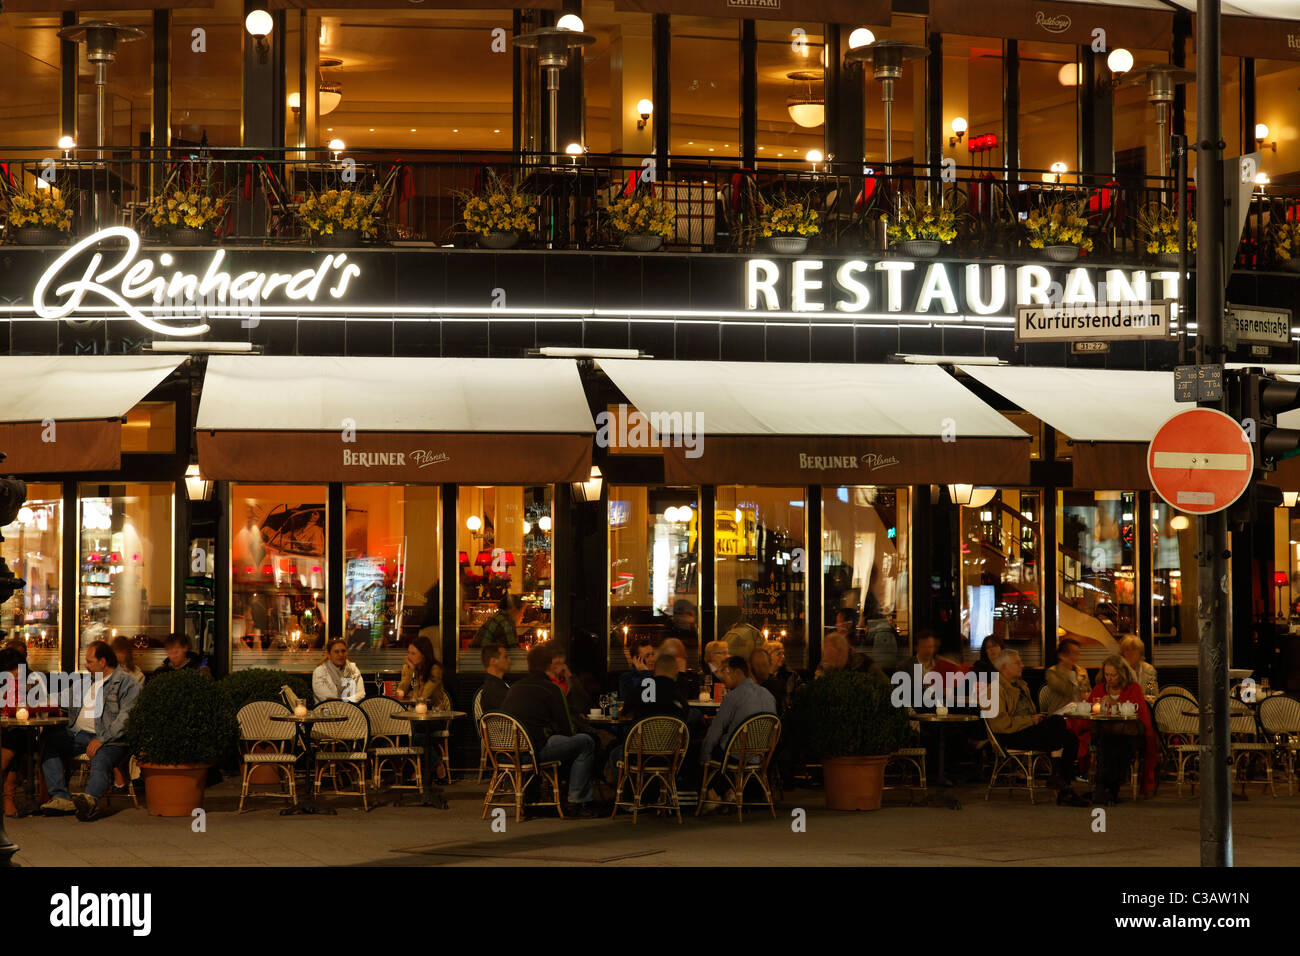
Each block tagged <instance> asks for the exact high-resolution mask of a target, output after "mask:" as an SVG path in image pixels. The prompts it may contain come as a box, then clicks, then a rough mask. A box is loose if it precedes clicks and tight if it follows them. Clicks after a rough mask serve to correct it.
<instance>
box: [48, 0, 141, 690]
mask: <svg viewBox="0 0 1300 956" xmlns="http://www.w3.org/2000/svg"><path fill="white" fill-rule="evenodd" d="M81 20H82V22H87V21H90V20H107V21H109V22H111V23H120V24H123V25H125V26H132V27H135V28H136V29H137V30H141V31H143V33H144V36H142V37H140V39H138V40H128V41H126V42H122V43H119V44H118V45H117V53H116V59H114V60H113V62H112V63H110V64H108V85H107V87H106V89H105V91H104V145H105V146H115V147H118V148H119V149H123V148H128V147H135V146H139V145H141V144H143V145H146V146H147V145H149V137H150V135H151V130H152V127H153V115H152V113H151V108H152V103H153V16H152V14H150V13H147V12H145V13H142V12H140V11H138V10H135V11H131V12H126V11H116V10H115V11H104V12H102V13H101V12H99V11H96V12H95V13H94V14H93V15H92V14H83V15H82V16H81ZM55 63H56V64H57V63H58V60H57V59H56V60H55ZM94 81H95V65H94V64H93V63H91V62H90V60H89V59H88V58H87V56H86V44H84V43H78V44H77V137H76V139H77V146H79V147H80V148H82V149H86V148H88V147H93V146H94V145H95V135H96V106H95V82H94ZM87 155H92V154H87ZM127 178H130V177H129V176H128V177H127ZM136 186H137V188H142V189H143V190H144V192H145V193H146V194H147V192H148V189H147V185H146V184H141V183H137V184H136ZM136 663H137V665H139V662H138V661H137V662H136Z"/></svg>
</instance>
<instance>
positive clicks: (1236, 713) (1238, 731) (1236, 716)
mask: <svg viewBox="0 0 1300 956" xmlns="http://www.w3.org/2000/svg"><path fill="white" fill-rule="evenodd" d="M1228 733H1229V734H1231V735H1232V736H1233V737H1236V738H1238V739H1243V738H1251V739H1254V738H1255V737H1256V736H1257V735H1258V734H1259V724H1258V723H1256V721H1255V712H1254V711H1253V710H1251V709H1250V705H1249V704H1246V703H1243V702H1242V701H1239V700H1233V699H1231V698H1229V699H1228Z"/></svg>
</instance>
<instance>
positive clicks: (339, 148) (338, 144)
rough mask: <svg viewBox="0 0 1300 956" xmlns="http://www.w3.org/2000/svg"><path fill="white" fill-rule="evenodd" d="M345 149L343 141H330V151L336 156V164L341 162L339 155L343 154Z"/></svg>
mask: <svg viewBox="0 0 1300 956" xmlns="http://www.w3.org/2000/svg"><path fill="white" fill-rule="evenodd" d="M343 149H344V146H343V140H341V139H332V140H330V145H329V150H330V152H331V153H333V154H334V162H336V163H337V162H338V161H339V153H341V152H343Z"/></svg>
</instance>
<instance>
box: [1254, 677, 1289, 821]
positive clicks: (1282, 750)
mask: <svg viewBox="0 0 1300 956" xmlns="http://www.w3.org/2000/svg"><path fill="white" fill-rule="evenodd" d="M1256 716H1257V717H1258V718H1259V729H1260V731H1261V733H1263V735H1264V737H1265V738H1266V739H1268V740H1269V741H1271V742H1272V744H1273V746H1274V747H1275V748H1276V753H1277V754H1278V755H1279V756H1280V757H1281V758H1282V766H1283V767H1285V768H1286V784H1287V795H1288V796H1292V795H1294V794H1295V790H1296V782H1297V781H1296V751H1297V749H1300V700H1297V699H1296V698H1294V697H1289V696H1287V695H1286V694H1277V695H1275V696H1273V697H1266V698H1264V699H1263V700H1261V701H1260V702H1259V710H1258V711H1257V713H1256Z"/></svg>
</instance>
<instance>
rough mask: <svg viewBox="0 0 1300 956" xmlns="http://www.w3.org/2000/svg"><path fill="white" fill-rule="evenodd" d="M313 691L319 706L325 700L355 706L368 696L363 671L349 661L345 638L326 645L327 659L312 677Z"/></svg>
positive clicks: (336, 638)
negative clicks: (350, 703)
mask: <svg viewBox="0 0 1300 956" xmlns="http://www.w3.org/2000/svg"><path fill="white" fill-rule="evenodd" d="M311 690H312V693H313V694H314V695H315V697H316V703H318V704H319V703H320V702H321V701H323V700H347V701H351V702H352V703H354V704H355V703H357V702H358V701H360V700H361V699H362V698H364V697H365V696H366V688H365V684H364V682H363V681H362V679H361V669H360V668H359V667H357V665H356V664H354V663H352V661H350V660H348V645H347V641H345V640H343V638H341V637H335V638H332V639H331V640H330V642H329V643H328V644H326V645H325V659H324V660H323V661H321V662H320V665H319V666H318V667H317V668H316V670H314V671H313V672H312V675H311Z"/></svg>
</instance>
